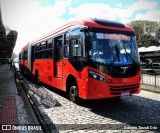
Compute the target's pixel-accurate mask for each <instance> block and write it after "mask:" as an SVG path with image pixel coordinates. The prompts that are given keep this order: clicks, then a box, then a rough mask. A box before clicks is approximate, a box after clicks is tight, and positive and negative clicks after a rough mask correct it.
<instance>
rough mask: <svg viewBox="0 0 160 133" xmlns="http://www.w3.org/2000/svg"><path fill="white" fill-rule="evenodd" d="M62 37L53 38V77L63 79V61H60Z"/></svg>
mask: <svg viewBox="0 0 160 133" xmlns="http://www.w3.org/2000/svg"><path fill="white" fill-rule="evenodd" d="M62 38H63V36H59V37H57V38H55V40H54V44H55V48H54V49H55V50H54V52H55V63H54V64H55V65H54V66H55V68H54V76H55V77H57V78H62V77H63V60H62V40H63V39H62Z"/></svg>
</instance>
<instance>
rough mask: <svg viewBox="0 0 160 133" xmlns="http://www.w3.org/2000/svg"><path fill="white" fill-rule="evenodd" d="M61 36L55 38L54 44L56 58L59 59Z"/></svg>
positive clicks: (60, 56)
mask: <svg viewBox="0 0 160 133" xmlns="http://www.w3.org/2000/svg"><path fill="white" fill-rule="evenodd" d="M62 37H63V36H59V37H57V38H55V41H54V44H55V45H56V52H57V54H56V59H57V60H58V59H61V58H62V40H63V38H62Z"/></svg>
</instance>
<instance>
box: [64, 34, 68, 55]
mask: <svg viewBox="0 0 160 133" xmlns="http://www.w3.org/2000/svg"><path fill="white" fill-rule="evenodd" d="M64 38H65V43H64V57H68V56H69V33H67V34H65V35H64Z"/></svg>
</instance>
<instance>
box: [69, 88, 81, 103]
mask: <svg viewBox="0 0 160 133" xmlns="http://www.w3.org/2000/svg"><path fill="white" fill-rule="evenodd" d="M69 98H70V100H71V101H72V102H74V103H79V102H80V99H79V96H78V86H77V85H71V86H70V88H69Z"/></svg>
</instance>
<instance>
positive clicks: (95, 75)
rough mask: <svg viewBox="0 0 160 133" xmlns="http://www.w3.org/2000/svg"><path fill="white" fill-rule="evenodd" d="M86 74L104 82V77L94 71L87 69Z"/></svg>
mask: <svg viewBox="0 0 160 133" xmlns="http://www.w3.org/2000/svg"><path fill="white" fill-rule="evenodd" d="M88 74H89V77H90V78H93V79H96V80H99V81H101V82H106V78H105V77H104V76H102V75H100V74H98V73H96V72H93V71H89V72H88Z"/></svg>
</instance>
